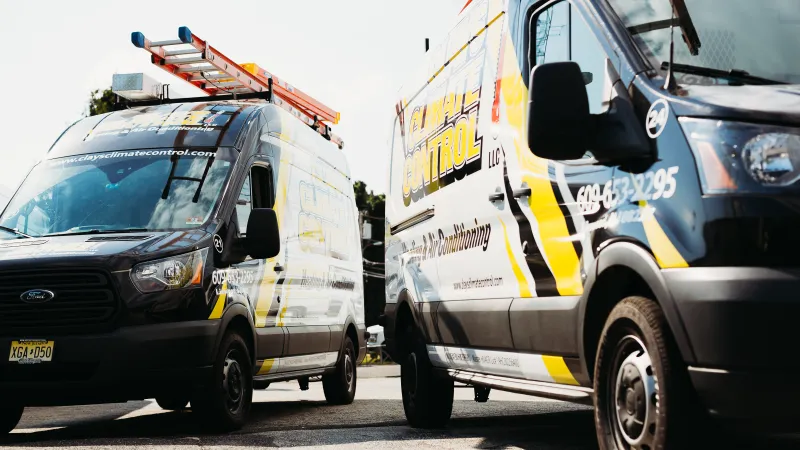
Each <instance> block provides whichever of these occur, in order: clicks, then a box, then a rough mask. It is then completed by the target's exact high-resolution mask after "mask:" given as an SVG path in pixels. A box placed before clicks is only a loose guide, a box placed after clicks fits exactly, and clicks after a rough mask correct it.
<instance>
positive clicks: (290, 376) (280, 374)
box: [253, 369, 325, 381]
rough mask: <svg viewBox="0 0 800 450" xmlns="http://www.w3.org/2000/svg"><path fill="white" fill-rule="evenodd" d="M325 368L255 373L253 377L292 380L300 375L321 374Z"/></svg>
mask: <svg viewBox="0 0 800 450" xmlns="http://www.w3.org/2000/svg"><path fill="white" fill-rule="evenodd" d="M324 373H325V369H306V370H298V371H295V372H277V373H270V374H267V375H256V376H254V377H253V380H255V381H273V380H292V379H295V378H301V377H317V376H320V375H323V374H324Z"/></svg>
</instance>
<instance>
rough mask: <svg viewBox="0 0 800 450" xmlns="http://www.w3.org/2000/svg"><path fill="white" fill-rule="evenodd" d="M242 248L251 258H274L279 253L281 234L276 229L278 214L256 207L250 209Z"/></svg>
mask: <svg viewBox="0 0 800 450" xmlns="http://www.w3.org/2000/svg"><path fill="white" fill-rule="evenodd" d="M244 248H245V251H246V252H247V254H248V255H250V257H251V258H253V259H268V258H274V257H275V256H277V255H278V253H280V251H281V236H280V232H279V230H278V216H277V215H276V214H275V211H274V210H272V209H269V208H256V209H253V210H252V211H250V218H249V219H248V220H247V235H246V236H245V238H244Z"/></svg>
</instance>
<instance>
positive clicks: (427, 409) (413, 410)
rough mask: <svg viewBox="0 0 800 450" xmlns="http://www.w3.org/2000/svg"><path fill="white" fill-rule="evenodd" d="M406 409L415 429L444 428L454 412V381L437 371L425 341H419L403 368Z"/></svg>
mask: <svg viewBox="0 0 800 450" xmlns="http://www.w3.org/2000/svg"><path fill="white" fill-rule="evenodd" d="M400 385H401V389H402V391H403V410H404V411H405V413H406V419H408V423H409V425H411V426H412V427H414V428H442V427H444V426H445V425H447V422H449V421H450V415H451V414H452V412H453V391H454V385H453V380H452V379H451V378H448V377H446V376H442V375H437V374H436V373H435V372H434V369H433V366H432V365H431V361H430V359H428V351H427V348H426V347H425V344H424V343H422V342H418V343H417V345H416V346H415V348H414V351H412V352H410V353H409V355H408V357H406V359H405V361H403V363H402V365H401V367H400Z"/></svg>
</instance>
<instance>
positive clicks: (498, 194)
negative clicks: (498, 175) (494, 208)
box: [489, 188, 505, 202]
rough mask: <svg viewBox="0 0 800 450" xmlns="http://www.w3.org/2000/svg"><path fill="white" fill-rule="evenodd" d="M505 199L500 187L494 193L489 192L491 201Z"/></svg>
mask: <svg viewBox="0 0 800 450" xmlns="http://www.w3.org/2000/svg"><path fill="white" fill-rule="evenodd" d="M504 199H505V195H504V194H503V191H501V190H500V188H497V191H495V192H494V193H491V194H489V201H490V202H502V201H503V200H504Z"/></svg>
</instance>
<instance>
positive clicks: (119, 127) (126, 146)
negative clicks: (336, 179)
mask: <svg viewBox="0 0 800 450" xmlns="http://www.w3.org/2000/svg"><path fill="white" fill-rule="evenodd" d="M257 111H262V112H263V114H264V117H265V119H266V122H267V130H268V133H269V134H270V135H272V136H274V137H275V138H277V139H279V140H282V141H284V142H287V143H291V144H293V145H294V146H295V147H297V148H301V149H305V150H306V151H309V152H310V153H312V155H313V156H314V157H316V158H318V159H319V160H321V161H323V162H325V163H326V164H328V165H329V166H331V167H332V168H334V169H336V170H337V171H339V172H341V173H342V174H343V175H344V176H345V177H347V178H349V177H350V169H349V166H348V164H347V159H346V158H345V156H344V153H343V152H342V151H341V150H339V148H338V147H337V146H336V144H334V143H332V142H331V141H329V140H327V139H325V138H324V137H322V135H320V134H319V133H317V132H316V131H315V130H313V129H311V128H310V127H309V126H307V125H306V124H305V123H303V122H302V121H300V120H298V119H297V118H296V117H294V116H293V115H292V114H290V113H289V112H287V111H285V110H284V109H282V108H280V107H278V106H276V105H274V104H272V103H265V102H246V101H232V100H225V101H206V102H195V103H171V104H163V105H155V106H140V107H134V108H131V109H126V110H123V111H115V112H111V113H107V114H101V115H97V116H92V117H87V118H85V119H82V120H79V121H77V122H75V123H74V124H73V125H72V126H71V127H69V128H68V129H67V130H66V131H64V133H63V134H62V135H61V137H60V138H59V139H58V140H57V141H56V143H55V144H53V147H51V149H50V151H49V152H48V154H47V157H46V158H47V159H54V158H61V157H65V156H75V155H85V154H89V153H100V152H110V151H129V150H141V149H153V148H203V147H205V148H218V147H234V146H236V144H237V143H238V139H239V137H240V134H241V132H242V130H243V129H244V127H245V125H246V124H247V122H248V119H249V118H250V117H251V116H252V115H253V114H254V113H256V112H257Z"/></svg>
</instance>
